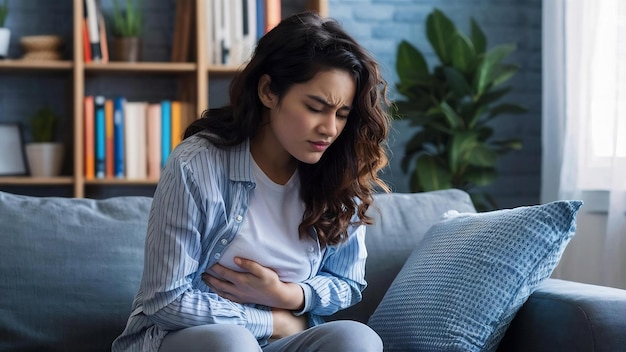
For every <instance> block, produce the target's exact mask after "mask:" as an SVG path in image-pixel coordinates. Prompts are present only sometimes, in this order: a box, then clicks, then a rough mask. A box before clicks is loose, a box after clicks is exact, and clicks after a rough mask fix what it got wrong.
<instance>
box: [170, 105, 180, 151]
mask: <svg viewBox="0 0 626 352" xmlns="http://www.w3.org/2000/svg"><path fill="white" fill-rule="evenodd" d="M181 109H182V108H181V103H180V101H172V144H171V148H170V149H172V150H174V148H176V146H177V145H178V143H180V141H181V140H182V139H183V132H182V128H183V122H182V115H181V114H182V111H181Z"/></svg>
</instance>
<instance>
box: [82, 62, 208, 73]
mask: <svg viewBox="0 0 626 352" xmlns="http://www.w3.org/2000/svg"><path fill="white" fill-rule="evenodd" d="M197 66H198V65H196V64H195V63H192V62H108V63H104V64H103V63H94V62H90V63H86V64H85V72H120V73H132V72H145V73H184V72H195V71H196V69H197Z"/></svg>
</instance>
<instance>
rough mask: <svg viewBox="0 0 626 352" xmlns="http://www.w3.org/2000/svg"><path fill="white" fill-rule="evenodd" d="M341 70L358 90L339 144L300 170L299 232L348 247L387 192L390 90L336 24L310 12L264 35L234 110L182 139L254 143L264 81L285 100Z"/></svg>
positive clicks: (210, 115) (241, 76)
mask: <svg viewBox="0 0 626 352" xmlns="http://www.w3.org/2000/svg"><path fill="white" fill-rule="evenodd" d="M327 69H340V70H344V71H346V72H348V73H350V74H351V75H352V77H353V78H354V81H355V83H356V93H355V96H354V101H353V104H352V106H353V108H352V110H351V111H350V115H349V116H348V120H347V123H346V126H345V128H344V129H343V131H342V132H341V134H340V135H339V137H338V138H337V139H336V140H335V142H333V143H332V144H331V145H330V147H329V148H328V150H326V152H325V153H324V154H323V156H322V157H321V159H320V161H319V162H317V163H315V164H306V163H299V164H298V173H299V175H300V180H301V190H300V193H301V197H302V199H303V201H304V203H305V211H304V215H303V218H302V222H301V224H300V233H301V236H303V235H304V234H305V233H307V231H306V229H307V228H309V227H311V226H312V227H314V228H315V229H316V231H317V234H318V238H319V241H320V243H321V244H323V245H336V244H339V243H341V242H343V241H345V240H346V239H347V228H348V226H349V225H350V224H351V223H352V221H353V220H352V217H353V215H354V214H355V211H356V215H357V217H358V220H357V221H356V223H358V224H371V223H372V219H371V218H370V217H368V216H367V215H366V214H365V213H366V211H367V209H368V208H369V206H370V205H371V203H372V194H373V193H374V192H375V190H376V188H377V187H378V188H380V189H382V190H384V191H389V189H388V187H387V186H386V184H385V183H384V182H383V181H382V180H381V179H380V178H379V176H378V173H379V171H380V170H381V169H382V168H383V167H385V166H386V165H387V156H386V150H387V148H386V140H387V136H388V134H389V129H390V121H391V120H390V117H389V114H388V113H387V112H386V110H385V107H386V106H388V101H387V98H386V89H387V83H386V82H385V80H384V79H383V78H382V77H381V74H380V71H379V69H378V65H377V63H376V62H375V60H374V59H373V58H372V56H371V55H370V54H369V53H368V52H367V51H366V50H365V49H364V48H363V47H361V46H360V45H359V44H358V43H357V42H356V41H355V40H354V39H353V38H352V37H351V36H350V35H348V34H347V33H346V32H345V31H344V30H343V29H342V28H341V26H340V25H339V24H338V23H337V22H336V21H335V20H332V19H328V18H322V17H320V16H319V15H317V14H316V13H313V12H303V13H298V14H295V15H292V16H290V17H289V18H286V19H284V20H283V21H282V22H280V23H279V24H278V25H277V26H276V27H275V28H274V29H272V30H271V31H270V32H268V33H267V34H266V35H264V36H263V37H262V38H261V39H260V40H259V42H258V44H257V47H256V49H255V52H254V55H253V56H252V58H251V59H250V62H249V63H248V64H247V65H246V66H245V68H243V70H242V71H240V72H239V73H238V74H237V75H236V76H235V77H234V78H233V81H232V82H231V85H230V104H229V105H227V106H225V107H222V108H220V109H210V110H207V111H205V112H204V113H203V114H202V118H201V119H198V120H196V121H194V122H193V123H192V124H191V125H190V126H189V127H188V128H187V130H186V131H185V138H187V137H189V136H191V135H194V134H196V133H198V132H201V131H208V132H210V133H209V134H206V133H203V134H202V135H203V136H204V137H205V138H208V139H209V140H210V141H211V142H212V143H213V144H215V145H217V146H231V145H236V144H239V143H242V142H243V141H244V140H246V139H248V138H252V137H253V136H254V135H255V134H256V132H257V131H258V129H259V127H260V125H261V123H262V116H263V112H264V109H266V107H265V106H264V105H263V104H262V103H261V101H260V99H259V96H258V90H257V87H258V83H259V80H260V78H261V76H262V75H265V74H267V75H268V76H269V77H270V79H271V81H270V90H271V91H272V92H273V93H274V94H276V95H277V96H278V98H279V100H280V99H282V98H283V97H284V96H285V94H286V93H287V92H288V90H289V89H290V88H291V87H292V86H293V85H294V84H298V83H303V82H307V81H309V80H310V79H312V78H313V77H314V76H315V75H316V74H317V73H318V72H320V71H322V70H327Z"/></svg>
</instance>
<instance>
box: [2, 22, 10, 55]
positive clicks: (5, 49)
mask: <svg viewBox="0 0 626 352" xmlns="http://www.w3.org/2000/svg"><path fill="white" fill-rule="evenodd" d="M10 39H11V31H10V30H9V29H8V28H4V27H1V28H0V59H6V58H7V57H9V41H10Z"/></svg>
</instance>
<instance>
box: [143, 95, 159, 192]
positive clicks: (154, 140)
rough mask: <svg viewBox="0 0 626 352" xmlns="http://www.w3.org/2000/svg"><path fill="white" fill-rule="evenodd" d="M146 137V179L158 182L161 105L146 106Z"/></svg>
mask: <svg viewBox="0 0 626 352" xmlns="http://www.w3.org/2000/svg"><path fill="white" fill-rule="evenodd" d="M146 132H147V136H148V141H147V143H148V150H147V154H148V178H149V179H153V180H158V179H159V177H160V176H161V104H160V103H152V104H148V108H147V111H146Z"/></svg>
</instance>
